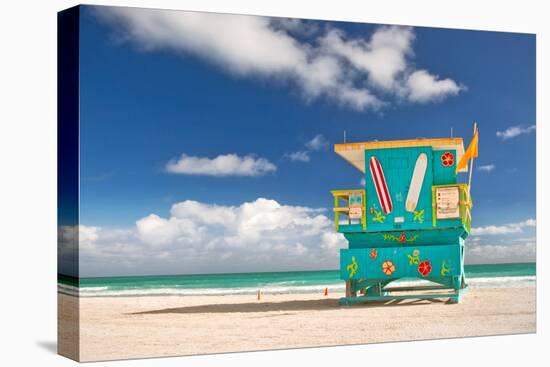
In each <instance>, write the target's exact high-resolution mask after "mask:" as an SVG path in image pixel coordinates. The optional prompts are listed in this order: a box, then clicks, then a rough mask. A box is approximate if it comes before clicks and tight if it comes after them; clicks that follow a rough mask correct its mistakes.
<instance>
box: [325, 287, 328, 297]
mask: <svg viewBox="0 0 550 367" xmlns="http://www.w3.org/2000/svg"><path fill="white" fill-rule="evenodd" d="M325 296H328V288H325Z"/></svg>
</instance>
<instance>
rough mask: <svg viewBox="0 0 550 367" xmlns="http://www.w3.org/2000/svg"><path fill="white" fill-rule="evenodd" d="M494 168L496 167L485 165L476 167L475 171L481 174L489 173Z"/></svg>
mask: <svg viewBox="0 0 550 367" xmlns="http://www.w3.org/2000/svg"><path fill="white" fill-rule="evenodd" d="M495 168H496V166H495V165H494V164H486V165H482V166H478V167H477V170H478V171H483V172H491V171H492V170H494V169H495Z"/></svg>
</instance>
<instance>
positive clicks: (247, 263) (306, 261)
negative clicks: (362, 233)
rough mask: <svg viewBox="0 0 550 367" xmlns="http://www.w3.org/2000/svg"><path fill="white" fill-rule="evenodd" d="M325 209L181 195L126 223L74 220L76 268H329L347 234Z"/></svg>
mask: <svg viewBox="0 0 550 367" xmlns="http://www.w3.org/2000/svg"><path fill="white" fill-rule="evenodd" d="M325 212H326V211H325V210H324V209H316V208H309V207H301V206H292V205H282V204H280V203H278V202H277V201H275V200H270V199H264V198H259V199H256V200H254V201H250V202H244V203H242V204H240V205H238V206H224V205H214V204H206V203H202V202H198V201H193V200H186V201H183V202H180V203H176V204H174V205H172V207H171V210H170V215H169V216H168V217H162V216H159V215H157V214H150V215H147V216H145V217H143V218H140V219H138V220H137V221H136V225H135V227H132V228H126V229H113V228H101V227H92V226H80V231H81V233H86V235H84V236H82V237H81V241H80V267H81V274H84V276H93V275H114V274H140V273H149V274H162V273H215V272H235V271H270V270H271V271H278V270H296V269H319V268H321V269H323V268H325V269H326V268H336V267H337V266H338V250H339V248H341V247H343V246H345V244H346V241H345V239H344V237H343V236H342V235H341V234H338V233H334V226H333V222H332V220H331V219H330V218H328V217H327V215H326V214H325ZM78 230H79V229H78V228H77V227H74V228H70V229H67V232H68V233H74V232H75V231H78Z"/></svg>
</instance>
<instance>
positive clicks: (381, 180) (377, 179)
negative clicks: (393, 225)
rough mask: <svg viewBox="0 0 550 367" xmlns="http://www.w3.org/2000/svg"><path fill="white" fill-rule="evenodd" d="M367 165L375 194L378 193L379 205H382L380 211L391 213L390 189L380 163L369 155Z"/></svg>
mask: <svg viewBox="0 0 550 367" xmlns="http://www.w3.org/2000/svg"><path fill="white" fill-rule="evenodd" d="M369 166H370V174H371V176H372V181H373V182H374V187H375V188H376V195H378V201H379V202H380V207H382V211H383V212H384V213H385V214H388V213H391V211H392V209H393V204H392V202H391V196H390V191H389V190H388V184H387V183H386V178H385V177H384V170H383V169H382V165H381V164H380V161H379V160H378V159H377V158H376V157H371V158H370V160H369Z"/></svg>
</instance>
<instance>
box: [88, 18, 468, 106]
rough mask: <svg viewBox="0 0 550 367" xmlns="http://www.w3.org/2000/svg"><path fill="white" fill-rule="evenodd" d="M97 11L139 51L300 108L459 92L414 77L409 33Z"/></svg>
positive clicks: (420, 73) (423, 74)
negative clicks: (199, 64) (263, 90)
mask: <svg viewBox="0 0 550 367" xmlns="http://www.w3.org/2000/svg"><path fill="white" fill-rule="evenodd" d="M96 12H97V14H98V16H99V17H100V19H102V20H104V21H105V22H107V23H108V24H110V25H112V26H113V28H114V29H115V30H116V31H117V32H118V36H119V39H120V40H123V41H129V42H132V43H133V44H135V45H136V46H137V47H139V48H140V49H142V50H144V51H156V50H170V51H173V52H175V53H177V54H180V55H182V56H186V55H192V56H194V57H197V58H200V59H204V60H207V61H209V62H210V63H212V64H214V65H217V66H218V67H220V68H222V69H223V70H226V71H227V72H229V73H231V74H233V75H235V76H239V77H261V78H267V79H270V80H275V81H277V82H283V83H286V84H289V85H294V86H296V87H297V88H298V89H299V90H300V92H301V94H302V95H303V97H304V98H305V100H307V101H311V100H314V99H318V98H325V99H327V100H330V101H333V102H336V103H338V104H340V105H342V106H344V107H348V108H351V109H355V110H359V111H364V110H378V109H380V108H382V107H384V106H385V105H387V104H388V102H387V101H383V100H382V99H383V98H386V97H387V96H388V95H393V96H398V97H399V98H404V99H406V100H408V101H410V102H413V103H416V102H420V103H425V102H428V101H439V100H441V99H443V98H445V97H447V96H452V95H456V94H457V93H458V92H459V91H460V90H462V89H463V87H461V86H459V85H458V84H457V83H456V82H454V81H453V80H451V79H448V78H446V79H442V80H441V79H439V78H438V77H437V76H435V75H433V74H430V73H429V72H428V71H426V70H415V67H414V65H413V62H412V60H413V58H414V50H413V41H414V39H415V36H414V30H413V29H412V28H410V27H396V26H392V27H379V28H378V29H376V30H375V31H374V32H373V33H372V34H371V36H370V38H357V39H353V38H350V37H349V36H347V35H346V34H345V33H344V32H343V31H342V30H339V29H335V28H331V27H328V28H323V29H321V27H319V26H318V25H316V23H314V22H312V21H301V20H297V19H286V20H285V19H280V18H268V17H258V16H245V15H228V14H214V13H196V12H184V11H167V10H153V9H138V8H118V7H98V8H96ZM365 80H366V81H367V82H366V83H365ZM378 92H383V93H378Z"/></svg>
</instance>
